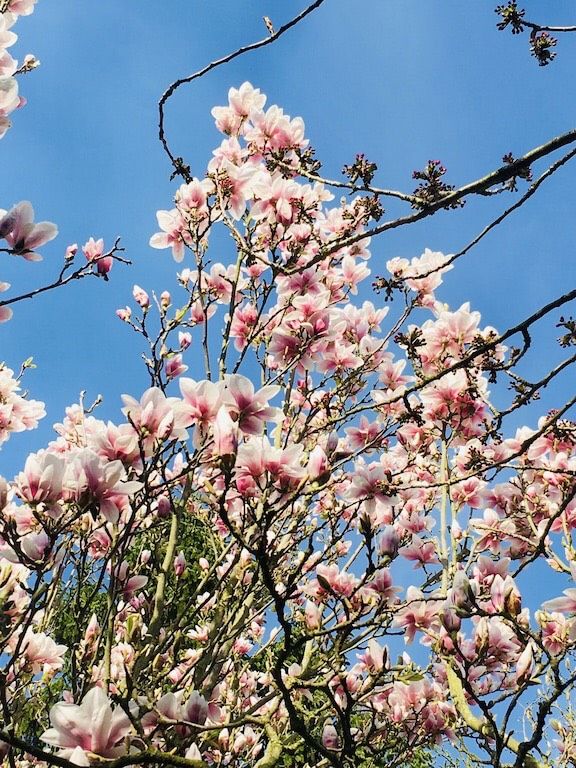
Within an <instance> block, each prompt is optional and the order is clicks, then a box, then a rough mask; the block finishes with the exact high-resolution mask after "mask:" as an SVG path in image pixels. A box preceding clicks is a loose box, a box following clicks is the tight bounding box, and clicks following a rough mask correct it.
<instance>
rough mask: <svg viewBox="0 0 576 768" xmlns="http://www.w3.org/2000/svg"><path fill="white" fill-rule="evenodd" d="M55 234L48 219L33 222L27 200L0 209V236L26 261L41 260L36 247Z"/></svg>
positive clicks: (53, 226)
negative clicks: (12, 206) (36, 222)
mask: <svg viewBox="0 0 576 768" xmlns="http://www.w3.org/2000/svg"><path fill="white" fill-rule="evenodd" d="M1 80H2V78H0V81H1ZM1 92H2V89H1V82H0V93H1ZM0 108H1V102H0ZM57 234H58V228H57V227H56V225H55V224H52V223H50V222H49V221H41V222H39V223H38V224H35V223H34V209H33V208H32V205H31V204H30V203H29V202H22V203H18V205H16V206H15V207H14V208H12V210H10V211H8V212H6V211H1V210H0V237H3V238H4V239H5V240H6V242H7V243H8V247H9V248H10V250H11V251H12V253H14V254H15V255H16V256H23V257H24V258H25V259H27V260H28V261H41V260H42V256H40V254H39V253H36V248H39V247H40V246H42V245H45V243H48V242H50V240H53V239H54V238H55V237H56V235H57Z"/></svg>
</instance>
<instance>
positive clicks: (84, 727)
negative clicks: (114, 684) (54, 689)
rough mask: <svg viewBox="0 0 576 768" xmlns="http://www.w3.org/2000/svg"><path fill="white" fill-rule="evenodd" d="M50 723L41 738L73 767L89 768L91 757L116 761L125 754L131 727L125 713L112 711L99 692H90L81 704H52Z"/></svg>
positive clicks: (105, 696)
mask: <svg viewBox="0 0 576 768" xmlns="http://www.w3.org/2000/svg"><path fill="white" fill-rule="evenodd" d="M50 723H51V724H52V727H51V728H49V729H48V730H47V731H44V733H43V734H42V736H41V737H40V738H41V739H42V741H44V742H46V744H49V745H50V746H52V747H58V748H59V754H60V755H61V756H62V757H65V758H67V759H69V760H70V761H71V762H73V763H74V764H76V765H89V764H90V758H91V757H92V756H96V757H100V758H115V757H120V756H121V755H124V754H126V753H127V748H126V746H125V743H124V741H125V739H126V737H127V736H128V735H129V734H130V733H131V731H132V724H131V723H130V720H129V718H128V716H127V715H126V713H125V712H123V711H122V710H121V709H120V708H119V707H115V708H113V707H112V705H111V703H110V700H109V699H108V696H107V695H106V694H105V693H104V691H103V690H102V689H101V688H98V687H95V688H92V689H91V690H90V691H89V692H88V693H87V694H86V696H85V697H84V698H83V700H82V702H81V703H80V704H69V703H66V702H60V703H59V704H55V705H54V706H53V707H52V709H51V710H50Z"/></svg>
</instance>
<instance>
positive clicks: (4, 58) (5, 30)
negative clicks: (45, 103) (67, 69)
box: [0, 0, 38, 139]
mask: <svg viewBox="0 0 576 768" xmlns="http://www.w3.org/2000/svg"><path fill="white" fill-rule="evenodd" d="M35 4H36V0H9V2H8V4H7V5H6V4H4V6H5V7H4V9H3V10H2V11H1V12H0V139H1V138H3V137H4V136H5V134H6V132H7V131H8V129H9V128H10V125H11V123H10V119H9V117H8V116H9V115H10V113H11V112H13V111H14V110H15V109H18V107H21V106H23V105H24V104H25V103H26V101H25V99H24V98H23V97H22V96H20V94H19V91H18V81H17V80H16V77H15V75H16V74H17V73H19V72H27V71H29V70H31V69H34V68H35V67H37V66H38V61H37V60H36V59H35V58H34V56H32V55H30V54H29V55H27V56H26V57H25V59H24V62H23V63H22V65H21V66H20V69H19V68H18V62H17V61H16V59H14V58H13V57H12V56H11V55H10V53H9V52H8V48H10V47H11V46H13V45H14V43H15V42H16V41H17V39H18V35H17V34H16V33H15V32H13V31H12V27H13V26H14V24H15V22H16V21H17V19H18V17H19V16H28V15H29V14H31V13H32V12H33V11H34V5H35Z"/></svg>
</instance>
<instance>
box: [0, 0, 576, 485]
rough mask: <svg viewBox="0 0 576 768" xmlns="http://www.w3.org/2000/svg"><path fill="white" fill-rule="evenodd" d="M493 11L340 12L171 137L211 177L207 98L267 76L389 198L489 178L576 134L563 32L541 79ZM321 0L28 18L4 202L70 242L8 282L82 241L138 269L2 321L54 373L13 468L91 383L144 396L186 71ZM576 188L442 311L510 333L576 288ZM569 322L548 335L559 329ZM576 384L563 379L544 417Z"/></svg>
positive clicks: (323, 142)
mask: <svg viewBox="0 0 576 768" xmlns="http://www.w3.org/2000/svg"><path fill="white" fill-rule="evenodd" d="M495 4H496V3H495V2H492V1H491V0H482V1H480V2H474V3H462V2H460V0H429V1H428V2H422V0H403V2H401V3H400V2H392V0H356V2H354V3H350V2H349V0H327V1H326V3H325V4H324V5H323V6H322V7H321V8H320V9H319V10H318V11H317V12H315V13H314V14H313V15H312V16H310V17H309V18H308V19H307V20H305V21H304V22H303V23H302V25H300V26H299V27H297V28H296V29H295V30H293V31H292V32H289V33H288V34H287V35H286V36H285V37H283V38H282V39H281V40H279V41H278V42H277V43H276V44H275V45H273V46H269V47H267V48H265V49H262V50H260V51H257V52H255V53H250V54H248V55H247V56H244V57H241V58H239V59H237V60H236V61H235V62H233V63H232V64H230V65H226V66H224V67H222V68H220V69H219V70H216V71H215V72H213V73H211V74H210V75H208V76H207V77H206V78H205V79H203V80H201V81H199V82H196V83H194V84H192V85H191V86H185V87H183V88H182V89H180V91H178V92H177V94H176V95H175V97H174V98H173V99H172V100H171V102H170V103H169V105H168V107H167V123H166V126H167V131H168V137H169V139H170V142H171V146H172V147H173V149H174V151H175V154H177V155H182V156H183V157H184V158H185V159H186V161H187V162H188V163H190V165H191V166H192V170H193V172H194V174H195V175H197V176H201V175H202V173H203V171H204V168H205V166H206V163H207V162H208V160H209V158H210V155H211V150H212V148H213V147H214V146H215V145H216V144H217V143H218V142H219V141H220V138H219V135H218V134H217V132H216V130H215V129H214V127H213V124H212V118H211V116H210V109H211V107H212V106H214V105H216V104H224V103H226V97H227V91H228V88H229V87H230V86H238V85H240V84H241V83H242V82H243V81H244V80H250V81H252V82H253V84H254V85H256V86H258V87H260V88H261V89H262V90H263V91H264V92H265V93H266V94H268V103H269V104H271V103H277V104H279V105H280V106H282V107H283V108H284V109H285V111H286V112H288V113H289V114H291V115H292V116H296V115H301V116H302V117H303V118H304V120H305V122H306V127H307V135H308V137H309V139H310V141H311V143H312V144H313V146H314V147H315V148H316V150H317V154H318V157H319V158H320V159H322V160H323V161H324V172H325V173H326V174H327V175H330V176H335V175H337V174H338V173H339V171H340V169H341V167H342V165H343V164H344V163H350V162H351V161H352V160H353V158H354V156H355V154H356V153H357V152H364V153H365V154H366V155H367V156H368V158H370V159H371V160H373V161H375V162H377V163H378V165H379V169H380V171H379V176H378V178H377V181H378V182H379V183H380V184H381V185H382V186H388V187H394V188H398V189H403V190H405V191H411V190H412V189H413V187H414V182H413V181H412V179H411V174H412V171H413V170H414V169H416V168H421V167H423V166H424V165H425V163H426V161H427V160H428V159H430V158H438V159H440V160H442V162H443V163H444V165H445V166H446V167H447V168H448V175H447V178H448V181H449V182H451V183H454V184H462V183H465V182H466V181H469V180H472V179H475V178H477V177H479V176H482V175H484V174H485V173H486V172H488V171H489V170H492V169H493V168H496V167H497V166H498V165H499V164H500V160H501V157H502V155H503V154H504V153H506V152H509V151H511V152H513V153H514V154H516V155H520V154H522V153H523V152H525V151H527V150H528V149H530V148H532V147H534V146H537V145H539V144H541V143H543V142H545V141H547V140H548V139H550V138H552V137H553V136H555V135H558V134H560V133H563V132H565V131H566V130H569V129H570V128H572V127H574V122H575V115H574V111H575V106H574V105H575V104H576V99H575V98H574V96H575V95H576V94H575V88H576V86H575V82H576V81H575V80H574V76H573V73H574V71H575V64H576V45H575V42H576V41H574V42H573V41H572V40H571V39H569V38H566V39H561V40H560V42H559V46H558V58H557V60H556V61H555V62H554V63H553V64H552V66H550V67H547V68H539V67H538V66H537V64H536V62H535V61H534V60H533V59H532V58H531V57H530V55H529V51H528V42H527V37H526V35H524V36H520V37H512V36H511V35H510V34H509V33H501V32H498V31H497V29H496V21H497V17H496V15H495V14H494V10H493V8H494V6H495ZM304 5H305V3H304V2H302V3H300V2H293V1H292V0H286V1H285V2H279V0H250V2H238V0H165V2H163V3H161V4H159V3H158V2H152V0H138V2H136V1H135V0H99V2H98V3H87V2H85V0H51V2H48V0H39V2H38V5H37V10H36V12H35V13H34V14H33V15H32V16H31V17H27V18H23V19H21V20H20V22H19V23H18V25H17V27H16V31H17V32H18V34H19V38H20V39H19V41H18V43H17V45H16V46H15V47H14V48H13V49H12V52H13V54H14V55H16V56H18V57H19V58H23V55H24V54H25V53H27V52H33V53H34V54H35V55H36V56H37V57H38V58H39V59H40V60H41V61H42V66H41V67H40V69H38V70H36V71H35V72H33V73H32V74H30V75H28V76H26V77H25V78H22V80H21V84H20V85H21V92H22V93H23V94H24V95H25V96H26V97H27V99H28V105H27V106H26V108H25V109H23V110H21V111H19V112H18V113H16V114H14V127H13V129H12V130H11V132H9V134H8V135H7V137H6V138H5V139H4V140H3V141H2V142H1V144H0V153H1V157H2V165H1V168H2V173H1V174H0V207H3V208H9V207H10V206H11V205H12V204H14V203H16V202H18V201H19V200H24V199H27V200H30V201H31V202H32V203H33V205H34V207H35V209H36V215H37V219H38V220H43V219H48V220H50V221H54V222H56V223H57V224H58V226H59V229H60V236H59V238H58V239H57V240H55V241H53V242H52V243H50V244H49V245H48V246H47V247H46V248H44V249H43V253H44V257H45V260H44V262H43V263H42V264H41V265H37V264H28V263H24V262H23V261H22V260H20V259H18V260H16V259H12V260H7V259H6V260H5V261H4V262H3V267H2V273H1V274H0V278H1V279H4V280H9V281H10V282H12V284H13V288H14V290H16V291H18V292H20V291H21V290H27V289H29V288H30V287H33V286H36V285H40V284H42V283H43V282H47V281H48V280H49V279H51V277H52V276H53V275H55V274H56V273H57V272H58V269H59V266H60V263H61V262H60V260H61V257H62V254H63V252H64V249H65V247H66V245H68V244H69V243H72V242H78V243H79V244H82V243H84V242H85V241H86V240H87V239H88V238H89V237H90V236H94V237H104V238H105V240H106V243H107V244H111V243H112V242H113V239H114V237H115V236H116V235H121V236H122V242H123V244H124V246H125V248H126V252H127V253H126V255H127V256H128V257H129V258H130V259H131V260H132V261H133V267H132V268H121V267H120V266H119V265H115V267H114V270H113V273H112V274H111V281H110V282H109V283H107V284H106V283H104V282H103V281H96V280H87V281H84V282H82V283H79V284H74V285H72V286H69V287H68V288H66V289H62V290H60V291H57V292H55V293H53V294H49V295H46V296H44V297H41V298H39V299H36V300H35V301H33V302H28V303H27V304H20V305H17V306H16V307H15V317H14V319H13V320H12V322H10V323H8V324H5V325H4V326H0V335H1V348H0V349H1V353H0V358H2V359H4V360H5V361H6V362H7V363H8V364H9V365H10V366H11V367H13V368H16V369H17V368H18V366H19V364H20V362H21V361H22V360H24V359H25V358H27V357H28V356H30V355H33V356H34V359H35V362H36V364H37V368H36V370H34V371H32V372H30V373H29V374H28V375H27V377H26V381H25V384H26V386H27V387H28V388H29V389H30V392H31V396H33V397H35V398H38V399H42V400H44V401H45V402H46V404H47V409H48V417H47V418H46V419H45V422H44V425H43V427H42V428H41V429H40V430H38V431H36V432H33V433H26V434H24V435H18V436H15V437H14V438H13V439H12V441H11V442H10V443H9V444H8V447H7V449H5V450H4V452H3V457H2V459H3V461H2V468H1V469H0V472H1V473H3V474H10V473H11V472H13V471H14V470H15V469H16V468H17V467H18V463H19V462H21V461H22V459H23V457H25V455H26V454H27V452H28V451H30V450H32V449H37V448H39V447H40V446H41V445H43V444H45V442H46V441H47V440H48V439H50V438H51V424H52V423H53V422H55V421H58V420H60V418H61V415H62V413H63V410H64V408H65V406H66V405H68V404H70V403H73V402H76V401H77V400H78V393H79V392H80V390H83V389H85V390H87V393H88V394H87V399H88V400H89V399H90V398H93V397H94V396H95V395H96V394H98V393H101V394H102V395H103V396H104V405H103V407H102V408H101V409H100V415H101V417H104V418H112V419H116V420H118V419H119V418H120V412H119V408H120V406H121V403H120V394H122V393H124V392H126V393H130V394H132V395H134V396H139V395H140V394H141V392H142V391H143V389H145V388H146V386H147V385H148V384H147V378H146V373H145V370H144V366H143V364H142V363H141V361H140V360H139V354H140V352H141V351H142V349H141V348H140V347H139V346H138V344H137V341H136V339H135V338H134V337H133V335H132V334H131V333H130V331H129V329H127V328H126V327H125V326H123V324H122V323H121V322H120V321H119V320H118V319H117V318H116V316H115V310H116V308H118V307H120V306H123V305H125V304H126V303H129V302H130V301H131V289H132V285H133V284H134V283H138V284H140V285H141V286H143V287H144V288H146V289H147V290H149V291H151V290H156V291H157V292H160V291H162V290H164V289H166V288H168V289H170V290H171V289H172V288H173V287H174V275H175V272H176V265H175V263H174V262H173V261H172V259H171V257H170V255H169V252H168V251H155V250H152V249H151V248H149V246H148V240H149V238H150V235H151V234H152V233H153V232H155V231H156V220H155V212H156V210H157V209H162V208H170V207H171V198H172V195H173V192H174V189H175V188H176V184H175V182H170V181H169V176H170V172H171V168H170V166H169V164H168V161H167V158H166V157H165V156H164V154H163V152H162V150H161V146H160V143H159V142H158V140H157V102H158V99H159V97H160V95H161V93H162V92H163V90H164V89H165V88H166V87H167V85H168V84H169V83H170V82H171V81H172V80H174V79H176V78H177V77H179V76H182V75H184V74H187V73H190V72H193V71H195V70H196V69H199V68H200V67H202V66H203V65H205V64H206V63H207V62H208V61H210V60H212V59H214V58H218V57H220V56H221V55H223V54H224V53H226V52H228V51H230V50H233V49H234V48H236V47H238V46H240V45H243V44H246V43H248V42H251V41H253V40H256V39H259V38H261V37H263V36H264V35H265V28H264V25H263V22H262V16H263V15H264V14H266V15H268V16H270V17H271V18H272V20H273V22H274V23H275V25H276V26H279V25H280V24H281V23H282V22H283V21H286V20H287V19H288V18H290V17H291V16H293V15H294V14H295V13H297V12H298V10H300V9H301V8H303V7H304ZM525 6H526V8H527V16H531V17H534V18H535V19H536V20H540V19H541V18H542V17H543V15H544V16H545V20H546V21H548V22H549V23H554V22H556V23H561V22H566V21H570V19H571V18H572V16H571V13H572V12H573V3H571V2H568V0H557V1H556V2H555V3H554V4H548V3H546V4H544V3H541V2H540V3H539V2H529V0H527V2H526V3H525ZM573 176H574V169H573V167H571V166H568V167H567V168H564V169H563V170H561V171H560V172H559V173H558V174H557V175H556V177H554V178H553V179H552V180H551V181H550V182H548V183H547V185H545V187H544V188H542V189H541V190H540V192H539V194H538V195H537V196H536V198H535V199H533V200H532V201H531V202H529V203H528V204H527V205H526V206H525V208H524V209H522V210H521V211H520V212H518V213H516V214H514V215H513V216H512V217H510V219H509V220H508V221H507V222H506V223H505V224H504V225H503V226H502V227H500V228H499V229H498V231H497V232H495V233H493V234H491V235H489V236H488V237H487V238H485V240H484V241H483V242H482V244H481V245H479V246H478V247H477V248H476V249H475V250H474V251H473V252H472V253H471V254H469V255H468V256H467V257H466V258H465V260H463V261H462V262H461V263H460V264H459V265H458V266H457V267H456V269H455V270H453V271H452V272H451V273H449V275H447V277H446V284H445V287H444V288H443V289H442V291H441V294H440V296H441V298H443V299H444V300H446V301H448V302H449V303H450V304H452V305H453V306H455V307H457V306H459V305H460V304H461V303H462V302H464V301H467V300H469V301H471V302H472V305H473V306H474V308H477V309H479V310H480V311H481V312H482V315H483V319H484V322H485V323H487V324H491V325H494V326H496V327H498V328H500V329H504V328H505V327H507V326H508V325H510V324H512V323H514V322H516V321H518V320H519V319H521V318H522V317H524V316H525V315H526V314H529V313H530V312H531V311H533V310H535V309H536V308H537V307H538V306H539V305H541V304H543V303H545V302H546V301H549V300H550V299H552V298H553V297H555V296H556V295H558V294H560V293H561V292H562V291H564V290H568V289H570V288H571V287H573V284H574V277H575V276H576V268H575V267H574V255H573V251H574V235H575V232H574V229H575V227H574V223H573V222H574V215H573V210H574V202H575V200H574V197H575V195H574V184H573ZM511 202H512V198H507V199H506V200H504V199H503V198H502V197H500V198H498V199H484V198H479V199H474V200H470V201H469V202H468V204H467V205H466V207H465V208H464V209H463V210H461V211H455V212H449V213H441V214H439V215H437V216H435V217H433V218H432V219H427V220H426V221H424V222H422V223H420V224H418V225H416V226H411V227H408V228H402V229H400V230H396V231H394V232H391V233H387V234H386V235H385V236H384V237H382V238H381V239H380V240H378V241H373V243H372V248H371V250H372V254H373V257H372V262H371V268H372V270H373V274H374V273H376V274H378V273H379V274H382V273H383V272H384V265H385V262H386V260H387V259H389V258H391V257H393V256H407V257H412V256H416V255H419V254H420V253H421V252H422V251H423V249H424V248H425V247H430V248H432V249H434V250H441V251H444V252H445V253H449V252H453V251H455V250H458V249H459V248H461V247H462V246H463V245H464V244H466V243H467V242H468V240H469V239H471V237H472V236H473V235H475V234H476V233H477V232H478V231H479V230H480V229H481V228H482V227H483V226H484V224H485V223H487V222H488V221H489V220H490V217H491V216H492V215H495V213H496V212H497V211H498V210H499V209H500V206H502V205H503V204H504V203H511ZM389 213H390V214H392V215H394V214H395V213H400V209H396V208H394V207H390V210H389ZM214 258H215V259H216V260H224V261H225V260H226V254H225V253H222V254H221V255H220V254H215V255H214ZM552 326H553V323H550V324H549V326H548V328H547V332H546V333H547V335H542V337H541V339H540V340H544V341H546V339H553V338H555V336H557V335H558V333H557V331H554V329H553V327H552ZM537 336H538V335H537ZM193 355H194V352H191V353H190V360H187V361H186V362H188V364H189V365H191V370H190V374H191V375H194V373H195V372H194V368H193ZM557 357H558V352H557V351H556V350H555V348H554V346H553V344H552V343H551V342H550V341H548V342H547V343H545V344H544V347H543V348H542V349H541V351H540V352H539V353H538V354H537V355H534V356H533V358H532V361H531V362H530V363H529V365H528V367H527V369H526V370H527V371H528V372H530V373H534V375H536V374H537V373H538V372H543V371H544V369H545V367H546V365H547V363H548V362H549V361H550V360H552V359H557ZM197 375H199V372H197ZM566 387H567V388H566ZM569 389H570V388H569V385H565V386H564V387H558V388H557V389H556V391H553V392H551V393H550V396H549V397H545V398H544V399H543V405H542V406H540V408H541V409H543V408H544V407H546V408H547V407H551V406H552V405H554V404H556V403H558V402H559V398H560V397H561V396H562V395H563V394H566V393H568V394H569V395H570V394H572V393H571V392H570V391H569Z"/></svg>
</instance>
